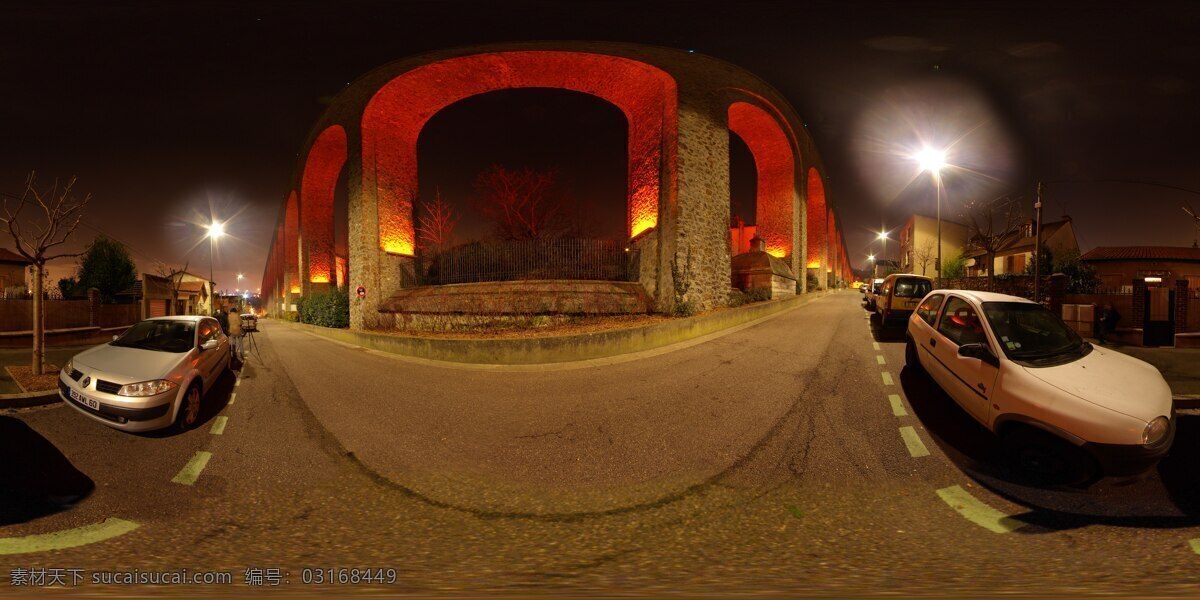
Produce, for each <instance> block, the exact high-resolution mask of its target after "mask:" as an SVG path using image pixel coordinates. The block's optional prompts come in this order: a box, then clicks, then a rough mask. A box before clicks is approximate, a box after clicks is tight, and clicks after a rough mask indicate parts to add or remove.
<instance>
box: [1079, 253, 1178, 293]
mask: <svg viewBox="0 0 1200 600" xmlns="http://www.w3.org/2000/svg"><path fill="white" fill-rule="evenodd" d="M1081 258H1082V260H1083V262H1085V263H1087V264H1088V265H1091V266H1092V267H1094V268H1095V269H1096V276H1097V277H1099V279H1100V287H1101V289H1103V290H1104V291H1107V292H1117V293H1129V292H1130V291H1131V290H1132V289H1133V282H1134V280H1141V281H1143V282H1144V281H1146V278H1150V279H1152V280H1153V279H1155V278H1157V279H1159V280H1160V281H1161V282H1164V283H1168V284H1170V285H1174V284H1175V283H1176V282H1178V281H1180V280H1186V281H1187V282H1188V286H1187V287H1188V289H1189V290H1195V289H1200V248H1195V247H1192V248H1188V247H1183V246H1099V247H1096V248H1092V249H1091V250H1088V251H1087V253H1085V254H1084V255H1083V256H1082V257H1081Z"/></svg>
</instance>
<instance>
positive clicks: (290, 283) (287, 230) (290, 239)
mask: <svg viewBox="0 0 1200 600" xmlns="http://www.w3.org/2000/svg"><path fill="white" fill-rule="evenodd" d="M280 243H281V245H282V246H281V250H282V252H283V264H282V265H281V266H282V267H283V273H282V275H283V291H284V293H292V294H299V293H300V204H299V199H298V198H297V197H296V192H292V193H291V194H288V199H287V205H286V206H285V208H284V212H283V237H282V238H281V242H280Z"/></svg>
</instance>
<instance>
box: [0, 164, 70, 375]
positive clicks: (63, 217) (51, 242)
mask: <svg viewBox="0 0 1200 600" xmlns="http://www.w3.org/2000/svg"><path fill="white" fill-rule="evenodd" d="M36 184H37V174H36V173H33V172H31V173H30V174H29V177H27V178H26V179H25V190H24V191H23V192H21V196H20V198H19V199H17V201H16V207H15V208H14V207H13V206H11V204H10V202H9V198H7V197H5V199H4V205H3V208H4V214H3V215H0V222H3V223H4V224H6V225H8V233H9V235H11V236H12V238H13V242H14V243H15V244H16V246H17V252H19V253H21V256H24V257H25V258H26V259H27V260H29V261H30V262H31V263H33V359H32V363H31V365H30V366H31V368H32V370H33V374H34V375H41V374H43V373H44V372H45V354H46V351H45V335H46V331H45V329H46V328H45V323H46V316H45V311H46V305H45V301H44V299H43V298H42V296H43V289H44V287H45V278H46V263H47V262H48V261H51V260H54V259H57V258H66V257H73V256H79V255H80V254H83V252H74V253H59V254H50V250H51V249H52V248H54V247H56V246H59V245H62V244H64V243H66V241H67V240H68V239H70V237H71V235H72V234H74V233H75V229H76V228H77V227H79V222H80V220H82V219H83V210H84V208H86V207H87V204H88V202H89V201H90V200H91V199H92V196H91V194H87V195H85V196H84V197H83V199H82V200H76V199H75V196H74V194H73V193H72V191H73V189H74V187H75V178H74V177H72V178H70V179H68V180H67V184H66V185H65V186H62V187H61V188H60V187H59V185H58V180H57V179H56V180H55V181H54V185H52V186H50V187H49V188H47V189H46V190H44V191H41V192H39V191H38V189H37V187H36ZM34 205H36V208H32V209H31V210H33V211H34V215H33V216H32V217H31V218H30V219H27V220H26V225H27V226H29V227H30V229H29V230H23V229H22V228H21V221H22V218H21V211H23V210H24V209H25V207H26V206H34ZM38 208H40V209H41V214H37V212H36V211H37V210H38Z"/></svg>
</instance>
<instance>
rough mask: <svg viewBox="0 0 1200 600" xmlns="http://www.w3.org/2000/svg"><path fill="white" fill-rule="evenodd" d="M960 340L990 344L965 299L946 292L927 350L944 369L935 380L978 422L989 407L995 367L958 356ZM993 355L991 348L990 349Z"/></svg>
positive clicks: (996, 372) (997, 371)
mask: <svg viewBox="0 0 1200 600" xmlns="http://www.w3.org/2000/svg"><path fill="white" fill-rule="evenodd" d="M964 344H984V345H985V346H988V347H989V348H990V347H991V344H990V343H989V342H988V337H987V333H986V332H985V331H984V324H983V320H982V318H981V317H980V315H979V313H978V311H976V310H975V307H974V306H972V305H971V303H970V302H968V301H967V300H966V299H964V298H961V297H959V296H950V297H949V298H948V299H947V300H946V304H945V306H944V307H943V308H942V314H941V318H940V319H939V320H938V326H937V331H936V332H934V334H933V335H932V337H931V339H930V346H932V348H931V349H930V353H931V355H932V356H933V358H934V360H935V361H937V362H938V363H939V364H940V366H942V367H943V369H944V371H943V372H944V374H945V375H944V377H943V379H942V380H941V381H939V383H941V384H942V388H943V389H945V390H946V393H947V394H950V396H951V397H952V398H954V400H955V401H956V402H958V404H959V405H960V406H962V407H963V408H964V409H965V410H966V411H967V412H968V413H970V414H971V416H973V417H975V418H976V419H978V420H979V421H980V422H981V423H984V424H986V423H987V422H988V415H989V413H990V411H991V400H990V396H991V394H992V387H993V385H994V384H995V383H996V375H997V374H998V373H999V370H998V369H997V368H996V366H994V365H992V364H989V363H988V362H985V361H983V360H980V359H978V358H970V357H966V356H959V355H958V349H959V347H961V346H963V345H964ZM992 351H993V355H995V349H994V348H993V349H992Z"/></svg>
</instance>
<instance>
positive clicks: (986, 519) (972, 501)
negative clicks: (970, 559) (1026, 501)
mask: <svg viewBox="0 0 1200 600" xmlns="http://www.w3.org/2000/svg"><path fill="white" fill-rule="evenodd" d="M937 495H938V496H939V497H941V499H942V500H944V501H945V502H946V504H949V505H950V508H953V509H954V510H956V511H958V514H960V515H962V516H963V517H964V518H966V519H967V520H968V521H970V522H972V523H974V524H976V525H978V526H980V527H983V528H984V529H987V530H988V531H991V532H994V533H1008V532H1010V531H1013V530H1015V529H1020V528H1021V527H1024V526H1025V525H1028V523H1025V522H1024V521H1022V520H1020V519H1017V518H1014V517H1010V516H1008V515H1006V514H1004V513H1002V512H1000V511H998V510H996V509H994V508H992V507H990V506H988V505H986V504H984V503H983V502H980V501H979V500H978V499H977V498H975V496H972V495H971V494H970V493H968V492H967V491H966V490H964V489H962V488H961V487H959V486H957V485H952V486H950V487H948V488H942V489H940V490H938V491H937Z"/></svg>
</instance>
